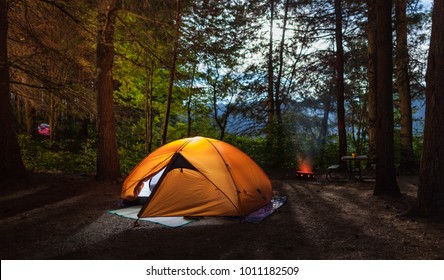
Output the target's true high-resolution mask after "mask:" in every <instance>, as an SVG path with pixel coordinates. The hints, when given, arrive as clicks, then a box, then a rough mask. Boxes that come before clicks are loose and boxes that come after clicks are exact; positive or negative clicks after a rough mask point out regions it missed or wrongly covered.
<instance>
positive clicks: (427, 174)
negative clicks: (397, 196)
mask: <svg viewBox="0 0 444 280" xmlns="http://www.w3.org/2000/svg"><path fill="white" fill-rule="evenodd" d="M443 73H444V2H443V1H442V0H435V2H434V8H433V16H432V36H431V38H430V49H429V57H428V64H427V74H426V112H425V127H424V143H423V151H422V158H421V167H420V172H419V187H418V196H417V206H418V210H419V214H420V215H422V216H432V215H433V216H441V217H442V216H444V141H443V138H444V113H443V112H444V79H443Z"/></svg>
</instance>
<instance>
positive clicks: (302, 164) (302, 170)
mask: <svg viewBox="0 0 444 280" xmlns="http://www.w3.org/2000/svg"><path fill="white" fill-rule="evenodd" d="M298 167H299V170H297V171H296V177H298V178H301V179H314V177H315V176H314V175H315V174H314V172H313V168H312V164H311V162H310V161H309V160H308V159H306V158H299V159H298Z"/></svg>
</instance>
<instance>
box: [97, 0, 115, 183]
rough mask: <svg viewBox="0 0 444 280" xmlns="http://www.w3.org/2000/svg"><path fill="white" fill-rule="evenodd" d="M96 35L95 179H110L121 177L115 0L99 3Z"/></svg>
mask: <svg viewBox="0 0 444 280" xmlns="http://www.w3.org/2000/svg"><path fill="white" fill-rule="evenodd" d="M98 11H99V30H98V36H97V75H98V77H97V78H98V81H97V88H98V92H97V113H98V116H97V119H98V137H99V139H98V140H99V142H98V148H97V174H96V177H97V180H99V181H112V180H116V179H118V178H119V177H120V164H119V155H118V150H117V139H116V120H115V115H114V114H115V113H114V98H113V73H112V67H113V61H114V46H113V41H114V25H115V22H116V17H117V6H116V1H115V0H100V1H99V3H98Z"/></svg>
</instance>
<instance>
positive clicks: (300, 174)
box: [296, 170, 315, 179]
mask: <svg viewBox="0 0 444 280" xmlns="http://www.w3.org/2000/svg"><path fill="white" fill-rule="evenodd" d="M296 177H297V178H300V179H314V177H315V174H314V172H311V171H302V170H298V171H296Z"/></svg>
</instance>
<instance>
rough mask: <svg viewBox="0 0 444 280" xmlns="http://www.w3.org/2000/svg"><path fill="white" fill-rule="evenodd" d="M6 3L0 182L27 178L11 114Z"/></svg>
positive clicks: (1, 2)
mask: <svg viewBox="0 0 444 280" xmlns="http://www.w3.org/2000/svg"><path fill="white" fill-rule="evenodd" d="M8 2H9V1H6V0H0V127H1V128H2V136H1V137H0V180H4V179H14V178H23V177H26V176H27V173H26V169H25V166H24V164H23V161H22V158H21V154H20V148H19V145H18V141H17V136H16V130H15V125H14V117H13V113H12V105H11V100H10V99H11V97H10V88H9V66H8V47H7V45H8V44H7V38H8Z"/></svg>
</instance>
